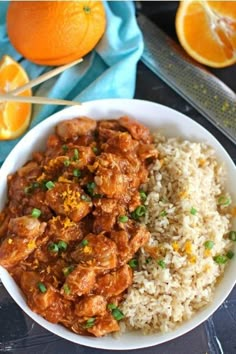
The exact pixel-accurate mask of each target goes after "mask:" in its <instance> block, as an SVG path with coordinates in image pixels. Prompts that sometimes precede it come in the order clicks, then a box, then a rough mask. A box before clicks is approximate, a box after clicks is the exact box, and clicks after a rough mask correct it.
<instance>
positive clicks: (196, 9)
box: [175, 0, 236, 68]
mask: <svg viewBox="0 0 236 354" xmlns="http://www.w3.org/2000/svg"><path fill="white" fill-rule="evenodd" d="M175 27H176V33H177V36H178V39H179V42H180V44H181V45H182V47H183V48H184V49H185V50H186V52H187V53H188V54H189V55H190V56H191V57H192V58H194V59H195V60H197V61H198V62H200V63H202V64H205V65H208V66H210V67H215V68H223V67H226V66H229V65H232V64H234V63H235V62H236V2H234V1H206V0H199V1H196V0H195V1H194V0H184V1H181V2H180V5H179V8H178V10H177V13H176V21H175Z"/></svg>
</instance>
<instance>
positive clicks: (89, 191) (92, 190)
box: [86, 182, 96, 196]
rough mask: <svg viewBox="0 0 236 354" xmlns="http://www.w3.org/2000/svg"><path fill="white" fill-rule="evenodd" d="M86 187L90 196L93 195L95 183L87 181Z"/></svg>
mask: <svg viewBox="0 0 236 354" xmlns="http://www.w3.org/2000/svg"><path fill="white" fill-rule="evenodd" d="M86 187H87V190H88V193H89V194H90V195H91V196H93V195H94V189H95V187H96V184H95V183H94V182H89V183H87V185H86Z"/></svg>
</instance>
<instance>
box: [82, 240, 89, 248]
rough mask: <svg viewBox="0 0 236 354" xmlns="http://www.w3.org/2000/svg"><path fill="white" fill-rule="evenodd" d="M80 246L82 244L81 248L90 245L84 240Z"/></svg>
mask: <svg viewBox="0 0 236 354" xmlns="http://www.w3.org/2000/svg"><path fill="white" fill-rule="evenodd" d="M80 244H81V246H83V247H85V246H87V245H88V240H83V241H81V243H80Z"/></svg>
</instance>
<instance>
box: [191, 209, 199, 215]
mask: <svg viewBox="0 0 236 354" xmlns="http://www.w3.org/2000/svg"><path fill="white" fill-rule="evenodd" d="M190 214H192V215H196V214H197V209H195V208H193V207H192V208H191V209H190Z"/></svg>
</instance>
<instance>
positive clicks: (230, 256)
mask: <svg viewBox="0 0 236 354" xmlns="http://www.w3.org/2000/svg"><path fill="white" fill-rule="evenodd" d="M226 257H227V258H229V259H232V258H233V257H234V252H233V251H231V250H229V251H228V252H227V253H226Z"/></svg>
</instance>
